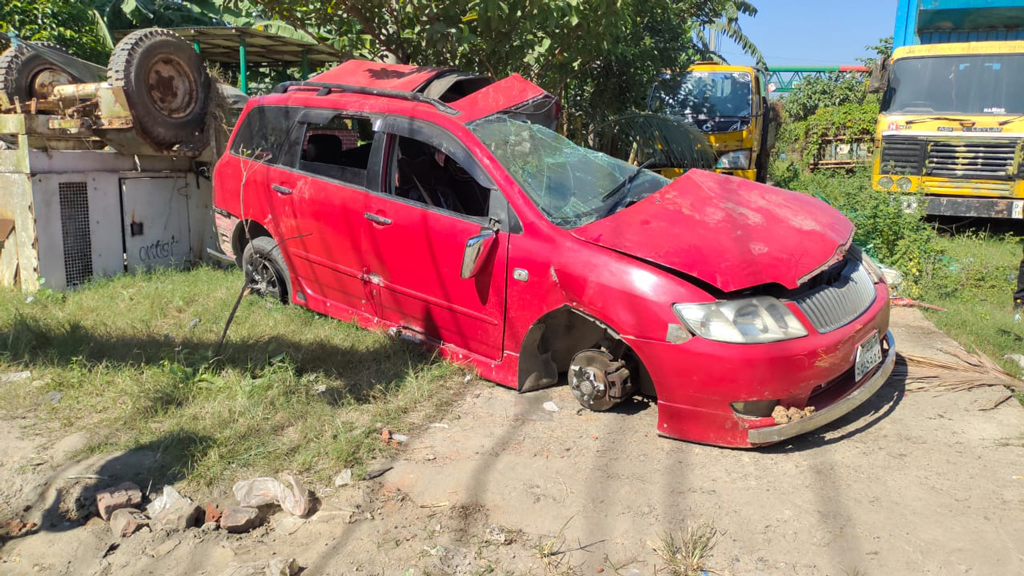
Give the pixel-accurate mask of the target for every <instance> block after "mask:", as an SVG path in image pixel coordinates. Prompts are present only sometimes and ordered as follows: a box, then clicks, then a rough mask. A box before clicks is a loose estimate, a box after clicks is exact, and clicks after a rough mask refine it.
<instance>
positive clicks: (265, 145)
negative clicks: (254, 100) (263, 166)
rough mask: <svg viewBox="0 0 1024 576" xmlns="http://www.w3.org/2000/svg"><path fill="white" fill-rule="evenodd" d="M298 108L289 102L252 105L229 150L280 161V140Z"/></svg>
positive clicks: (283, 139) (238, 153) (236, 153)
mask: <svg viewBox="0 0 1024 576" xmlns="http://www.w3.org/2000/svg"><path fill="white" fill-rule="evenodd" d="M300 111H301V109H299V108H293V107H289V106H257V107H255V108H253V109H252V110H250V111H249V113H248V114H246V115H245V117H244V118H243V119H242V124H241V125H240V126H239V127H238V130H237V132H236V133H235V138H234V140H232V141H231V153H232V154H235V155H236V156H242V157H243V158H252V159H254V160H257V161H260V162H266V163H268V164H280V163H282V157H283V155H284V148H285V146H284V144H285V143H286V141H287V139H288V133H289V132H290V130H291V128H292V126H293V125H294V124H295V119H296V117H297V116H298V114H299V112H300Z"/></svg>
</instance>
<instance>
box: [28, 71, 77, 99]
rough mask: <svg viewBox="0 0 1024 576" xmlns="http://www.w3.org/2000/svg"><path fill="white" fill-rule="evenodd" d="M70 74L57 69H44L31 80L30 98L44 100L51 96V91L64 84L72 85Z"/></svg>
mask: <svg viewBox="0 0 1024 576" xmlns="http://www.w3.org/2000/svg"><path fill="white" fill-rule="evenodd" d="M74 83H75V80H74V78H72V77H71V75H70V74H68V73H67V72H65V71H63V70H59V69H57V68H44V69H43V70H42V71H40V72H39V73H37V74H36V75H35V77H34V78H33V79H32V97H33V98H39V99H40V100H45V99H46V98H49V97H50V95H51V94H53V89H54V88H56V87H57V86H63V85H65V84H74Z"/></svg>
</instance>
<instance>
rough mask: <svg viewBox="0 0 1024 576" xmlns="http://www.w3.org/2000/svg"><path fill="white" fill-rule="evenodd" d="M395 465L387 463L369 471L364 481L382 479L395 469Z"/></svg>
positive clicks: (364, 476)
mask: <svg viewBox="0 0 1024 576" xmlns="http://www.w3.org/2000/svg"><path fill="white" fill-rule="evenodd" d="M394 467H395V466H394V464H392V463H390V462H387V463H384V464H381V465H380V466H377V467H375V468H371V469H369V470H367V472H366V474H364V475H363V480H373V479H374V478H380V477H381V476H383V475H384V474H387V472H388V470H391V469H392V468H394Z"/></svg>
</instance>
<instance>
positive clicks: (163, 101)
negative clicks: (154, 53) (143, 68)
mask: <svg viewBox="0 0 1024 576" xmlns="http://www.w3.org/2000/svg"><path fill="white" fill-rule="evenodd" d="M196 90H197V85H196V80H195V78H193V77H192V74H191V73H189V70H188V66H186V65H185V63H184V62H182V61H181V60H179V59H177V58H175V57H173V56H170V55H164V56H161V57H159V58H157V59H156V61H154V62H153V64H152V65H151V66H150V67H149V71H148V72H147V74H146V91H147V93H148V94H149V98H150V100H152V102H153V105H154V106H155V107H156V109H157V110H158V111H159V112H160V113H161V114H163V115H164V116H167V117H168V118H183V117H185V116H188V115H189V114H190V113H191V112H192V110H193V108H195V106H196V101H197V94H196Z"/></svg>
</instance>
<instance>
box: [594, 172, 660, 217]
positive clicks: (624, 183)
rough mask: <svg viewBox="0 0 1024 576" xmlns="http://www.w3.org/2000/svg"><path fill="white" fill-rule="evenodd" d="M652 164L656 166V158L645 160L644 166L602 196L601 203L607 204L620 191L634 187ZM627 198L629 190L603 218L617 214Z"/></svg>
mask: <svg viewBox="0 0 1024 576" xmlns="http://www.w3.org/2000/svg"><path fill="white" fill-rule="evenodd" d="M651 164H654V158H648V159H647V160H644V161H643V163H642V164H640V165H639V166H637V168H636V170H635V171H634V172H633V173H632V174H630V175H629V176H626V177H625V178H623V179H622V182H619V183H618V184H616V185H615V187H614V188H612V189H611V190H609V191H607V192H605V194H604V196H601V202H607V201H608V200H610V199H611V197H612V196H615V195H616V194H618V193H619V190H622V189H623V188H625V187H626V186H630V187H632V184H633V181H634V180H636V179H637V177H638V176H640V175H641V174H643V172H644V168H647V167H648V166H650V165H651ZM627 198H629V190H626V193H625V194H623V195H622V198H619V199H618V200H617V201H616V202H615V203H614V204H612V205H611V207H610V208H609V209H608V210H607V211H606V212H605V213H604V214H603V215H602V216H601V217H602V218H605V217H607V216H608V215H610V214H612V213H613V212H615V211H616V210H618V209H619V206H620V205H622V202H623V201H624V200H626V199H627Z"/></svg>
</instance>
